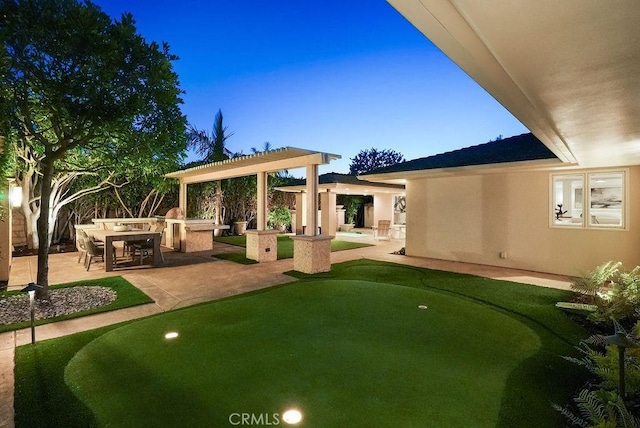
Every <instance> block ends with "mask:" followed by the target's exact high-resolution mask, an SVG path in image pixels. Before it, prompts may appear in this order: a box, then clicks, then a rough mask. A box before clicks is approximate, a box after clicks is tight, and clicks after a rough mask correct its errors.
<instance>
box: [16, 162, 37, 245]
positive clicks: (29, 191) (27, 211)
mask: <svg viewBox="0 0 640 428" xmlns="http://www.w3.org/2000/svg"><path fill="white" fill-rule="evenodd" d="M35 177H36V171H35V169H33V168H29V169H28V170H27V171H25V172H24V174H23V175H22V178H21V179H20V180H19V181H18V182H19V183H20V187H21V188H22V205H21V206H20V211H21V212H22V215H23V216H24V222H25V228H26V234H27V236H26V238H27V248H29V249H30V250H33V249H36V248H38V232H37V230H38V216H39V215H40V206H39V201H36V198H35V197H34V195H35V189H34V188H33V187H34V184H35V183H37V182H38V180H36V179H35Z"/></svg>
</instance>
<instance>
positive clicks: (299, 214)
mask: <svg viewBox="0 0 640 428" xmlns="http://www.w3.org/2000/svg"><path fill="white" fill-rule="evenodd" d="M303 196H304V192H298V193H296V230H294V232H295V234H296V235H302V234H304V227H303V226H304V221H303V220H302V219H303V218H304V213H305V209H304V208H305V207H304V198H303Z"/></svg>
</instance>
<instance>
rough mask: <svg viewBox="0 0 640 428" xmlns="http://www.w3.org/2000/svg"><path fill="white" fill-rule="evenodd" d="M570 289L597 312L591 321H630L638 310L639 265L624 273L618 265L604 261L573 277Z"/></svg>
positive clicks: (639, 303)
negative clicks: (592, 305) (578, 276)
mask: <svg viewBox="0 0 640 428" xmlns="http://www.w3.org/2000/svg"><path fill="white" fill-rule="evenodd" d="M571 288H572V289H573V290H574V291H577V292H578V293H581V294H583V295H585V296H589V297H590V299H591V300H592V302H593V304H594V305H596V306H597V308H598V309H597V310H596V311H595V312H594V313H592V314H591V315H590V318H591V319H592V320H594V321H605V320H611V319H614V320H618V321H629V320H630V321H631V322H633V321H634V320H635V319H637V318H638V311H639V310H640V266H636V267H635V268H634V269H632V270H630V271H625V270H624V268H623V266H622V263H621V262H613V261H610V262H607V263H603V264H602V265H600V266H597V267H596V268H595V269H594V270H592V271H590V272H588V273H587V274H585V275H583V276H581V277H580V278H577V279H576V280H575V281H574V282H573V284H571Z"/></svg>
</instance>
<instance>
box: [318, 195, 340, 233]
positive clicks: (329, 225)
mask: <svg viewBox="0 0 640 428" xmlns="http://www.w3.org/2000/svg"><path fill="white" fill-rule="evenodd" d="M320 210H321V215H320V217H321V220H320V229H321V231H322V234H323V235H331V236H335V235H336V194H335V193H333V192H331V191H329V190H327V191H326V192H322V193H320Z"/></svg>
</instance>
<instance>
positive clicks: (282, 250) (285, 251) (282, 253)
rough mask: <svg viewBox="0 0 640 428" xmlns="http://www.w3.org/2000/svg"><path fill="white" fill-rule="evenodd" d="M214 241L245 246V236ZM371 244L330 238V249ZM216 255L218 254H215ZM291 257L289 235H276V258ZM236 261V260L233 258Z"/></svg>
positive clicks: (223, 237)
mask: <svg viewBox="0 0 640 428" xmlns="http://www.w3.org/2000/svg"><path fill="white" fill-rule="evenodd" d="M216 241H219V242H222V243H225V244H230V245H237V246H239V247H246V246H247V236H246V235H241V236H220V237H216ZM370 246H371V244H365V243H361V242H349V241H341V240H337V239H332V240H331V251H342V250H352V249H354V248H362V247H370ZM216 257H218V255H216ZM226 257H228V256H221V257H220V258H226ZM291 257H293V240H292V239H291V237H290V236H289V235H278V260H282V259H290V258H291ZM233 261H236V260H233Z"/></svg>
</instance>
